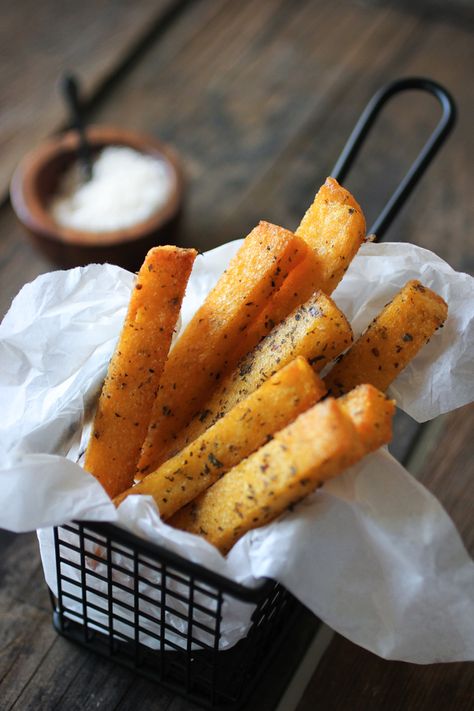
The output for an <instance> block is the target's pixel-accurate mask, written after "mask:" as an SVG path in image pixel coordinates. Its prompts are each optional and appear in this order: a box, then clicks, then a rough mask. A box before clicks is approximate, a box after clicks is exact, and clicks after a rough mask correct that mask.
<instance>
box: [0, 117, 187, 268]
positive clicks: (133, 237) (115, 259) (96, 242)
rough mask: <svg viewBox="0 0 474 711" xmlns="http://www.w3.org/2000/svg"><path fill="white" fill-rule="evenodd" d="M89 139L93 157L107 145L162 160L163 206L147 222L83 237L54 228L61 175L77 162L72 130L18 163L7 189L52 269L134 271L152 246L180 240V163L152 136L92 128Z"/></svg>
mask: <svg viewBox="0 0 474 711" xmlns="http://www.w3.org/2000/svg"><path fill="white" fill-rule="evenodd" d="M87 136H88V139H89V142H90V144H91V147H92V150H93V151H94V152H97V151H99V150H100V149H101V148H104V147H105V146H111V145H113V146H128V147H130V148H134V149H135V150H137V151H139V152H140V153H145V154H147V155H151V156H156V157H157V158H161V159H162V160H165V161H166V162H167V164H168V166H169V174H170V178H171V189H170V195H169V198H168V199H167V201H166V203H165V204H164V205H163V206H162V207H161V208H160V209H158V210H157V211H156V212H155V213H153V215H151V217H149V218H148V219H147V220H146V221H144V222H141V223H139V224H136V225H133V226H132V227H127V228H125V229H119V230H114V231H110V232H83V231H81V230H76V229H72V228H68V227H61V226H60V225H58V224H56V222H55V221H54V220H53V218H52V216H51V215H50V213H49V205H50V202H51V199H52V197H53V195H55V193H56V192H57V189H58V185H59V182H60V179H61V177H62V175H63V174H64V172H65V171H66V170H67V169H68V167H69V166H70V165H71V164H72V163H73V162H74V161H76V160H77V148H78V137H77V134H76V132H74V131H70V132H68V133H64V134H62V135H60V136H57V137H54V138H51V139H50V140H48V141H46V142H45V143H43V144H41V146H39V148H37V149H35V150H34V151H32V152H31V153H29V154H28V155H27V156H26V157H25V158H24V159H23V161H22V162H21V163H20V165H19V166H18V168H17V169H16V171H15V173H14V175H13V178H12V181H11V185H10V197H11V202H12V205H13V209H14V210H15V212H16V214H17V216H18V218H19V219H20V221H21V222H22V223H23V224H24V226H25V227H26V228H27V231H28V235H29V237H30V239H31V241H32V242H33V244H34V245H35V246H36V247H37V248H38V249H39V250H40V251H41V252H43V253H44V254H45V255H46V256H47V257H48V258H49V259H50V260H51V261H53V262H54V263H55V264H57V265H59V266H61V267H65V268H70V267H77V266H82V265H84V264H90V263H91V262H98V263H102V262H110V263H112V264H118V265H119V266H121V267H124V268H125V269H129V270H131V271H136V270H137V269H139V267H140V265H141V263H142V262H143V259H144V257H145V254H146V253H147V251H148V250H149V249H150V248H151V247H154V246H155V245H157V244H176V243H177V241H178V239H177V229H178V223H179V218H180V215H181V210H182V203H183V192H184V185H183V175H182V171H181V167H180V164H179V161H178V159H177V157H176V156H175V154H174V152H173V151H172V150H171V149H170V148H169V147H168V146H166V145H164V144H163V143H161V142H160V141H158V140H157V139H156V138H153V137H151V136H146V135H142V134H138V133H134V132H132V131H126V130H122V129H119V128H113V127H110V126H91V127H90V128H88V130H87Z"/></svg>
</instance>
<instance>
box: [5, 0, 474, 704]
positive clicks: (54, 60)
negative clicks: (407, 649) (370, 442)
mask: <svg viewBox="0 0 474 711" xmlns="http://www.w3.org/2000/svg"><path fill="white" fill-rule="evenodd" d="M33 15H34V21H33V19H32V18H33ZM2 33H4V37H3V38H2V46H3V47H4V49H6V60H5V62H3V63H2V66H1V67H0V83H1V88H2V92H3V93H2V96H3V97H4V99H6V100H5V101H4V111H3V112H2V115H1V116H0V146H1V150H2V161H1V167H0V195H1V197H2V205H1V207H0V314H2V315H3V313H5V311H6V310H7V309H8V306H9V304H10V302H11V299H12V298H13V296H14V295H15V294H16V292H17V291H18V290H19V289H20V287H21V286H22V285H23V284H24V283H26V282H28V281H30V280H32V279H34V278H35V277H36V276H37V275H38V274H40V273H43V272H45V271H49V270H50V269H51V268H52V266H51V265H50V264H49V263H48V262H47V261H46V260H45V259H44V258H43V257H41V256H40V255H38V254H37V253H36V252H35V251H34V250H33V249H32V248H31V247H30V245H29V243H28V242H27V241H26V240H25V238H24V235H23V231H22V228H21V227H20V226H19V225H18V224H17V223H16V220H15V218H14V215H13V213H12V210H11V207H10V205H9V203H8V200H7V186H8V179H9V177H10V175H11V172H12V170H13V168H14V166H15V164H16V163H17V162H18V160H19V159H20V158H21V157H22V156H23V155H24V153H25V152H26V151H27V150H29V149H30V148H32V147H33V146H34V145H36V144H37V142H38V141H39V140H40V139H41V138H43V137H45V136H47V135H48V134H51V133H52V132H54V131H56V130H58V129H59V128H60V127H62V126H63V125H64V123H65V116H64V113H63V109H62V107H61V105H60V103H59V101H58V99H57V96H56V94H55V91H56V90H55V81H56V79H57V77H58V75H59V73H60V71H62V70H64V69H66V68H74V69H77V70H78V71H79V72H80V74H81V76H82V77H83V80H84V84H85V87H86V93H87V97H88V101H89V117H90V119H91V120H92V121H94V122H100V123H105V122H106V123H113V124H119V125H121V126H124V127H129V128H135V129H140V130H145V131H147V132H150V133H153V134H155V135H157V136H159V137H161V138H162V139H164V140H166V141H169V142H171V143H173V144H174V145H175V147H176V148H177V149H178V151H179V152H180V154H181V156H182V158H183V160H184V164H185V167H186V173H187V178H188V195H187V209H186V219H185V224H184V226H183V235H182V243H183V244H187V245H188V244H189V245H194V246H198V247H199V248H201V249H208V248H210V247H212V246H215V245H218V244H221V243H223V242H226V241H228V240H230V239H234V238H237V237H241V236H243V235H245V234H246V233H247V232H248V231H249V229H250V228H251V227H252V226H253V225H254V224H255V222H256V221H257V220H259V219H262V218H263V219H268V220H270V221H272V222H275V223H278V224H281V225H283V226H286V227H288V228H294V226H295V225H296V224H297V223H298V221H299V218H300V216H301V215H302V214H303V212H304V210H305V207H306V206H307V205H308V204H309V202H310V201H311V199H312V196H313V194H314V192H315V191H316V189H317V188H318V186H319V185H320V184H321V183H322V181H323V180H324V178H325V176H326V175H327V174H328V173H329V172H330V170H331V167H332V165H333V163H334V161H335V159H336V157H337V156H338V154H339V151H340V150H341V148H342V145H343V143H344V141H345V139H346V137H347V135H348V133H349V131H350V129H351V127H352V125H353V123H354V121H355V119H356V118H357V116H358V114H359V112H360V111H361V109H362V108H363V106H364V104H365V102H366V101H367V100H368V98H369V97H370V96H371V94H372V93H373V92H374V91H375V90H376V89H377V88H378V87H380V86H381V85H382V84H383V83H385V82H387V81H389V80H391V79H394V78H397V77H399V76H406V75H427V76H431V77H432V78H434V79H436V80H438V81H440V82H441V83H443V84H445V85H446V86H447V87H448V88H449V89H450V90H451V92H452V93H453V94H454V96H455V98H456V101H457V103H458V106H459V113H460V118H459V123H458V126H457V128H456V131H455V133H454V135H453V136H452V138H450V140H449V142H448V144H447V145H446V146H445V147H444V149H443V150H442V152H441V154H440V155H439V157H438V158H437V159H436V162H435V163H434V164H433V166H432V167H431V168H430V170H429V173H428V174H427V175H426V176H425V178H424V179H423V181H422V183H421V184H420V186H419V187H418V188H417V189H416V191H415V192H414V194H413V196H412V197H411V198H410V199H409V201H408V203H407V205H406V206H405V208H404V209H403V210H402V212H401V214H400V216H399V217H398V219H397V221H396V222H395V223H394V225H393V227H392V229H391V231H390V234H389V235H388V238H389V239H391V240H394V241H412V242H414V243H416V244H419V245H422V246H424V247H427V248H429V249H433V250H435V251H437V252H438V254H440V255H441V256H442V257H443V258H444V259H446V260H447V261H448V262H449V263H450V264H451V265H452V266H453V267H455V268H456V269H460V270H463V271H466V272H470V273H473V272H474V261H473V249H472V224H473V218H474V203H473V201H472V178H473V172H472V164H473V158H474V133H473V131H472V119H473V115H474V83H473V82H472V66H474V10H473V9H472V6H470V4H469V3H465V2H463V1H462V0H459V1H458V2H455V3H451V4H450V6H449V8H448V7H447V3H442V2H436V0H431V1H430V0H425V1H423V2H421V1H419V2H408V1H407V2H398V3H396V2H389V1H385V2H384V1H383V0H378V1H377V0H365V2H352V1H350V0H332V2H323V1H322V0H316V1H314V0H313V1H312V0H297V1H295V2H289V0H259V2H253V1H252V0H240V1H239V2H235V1H233V0H217V1H216V0H196V1H194V2H191V1H186V0H160V2H156V0H155V1H154V2H153V1H152V0H140V1H139V2H135V3H127V2H126V0H123V1H118V0H115V1H114V2H106V0H100V1H99V0H83V1H82V2H81V3H76V2H72V0H68V1H67V2H66V1H65V2H63V3H60V4H58V3H55V2H53V0H47V1H45V2H43V3H40V4H38V3H34V2H32V0H19V2H17V3H15V4H13V3H6V2H4V3H2ZM436 119H437V110H436V107H435V105H434V103H433V101H432V100H431V99H430V98H428V97H418V96H410V97H402V98H400V99H399V100H398V101H397V102H396V104H394V105H392V106H391V107H390V109H389V110H388V111H387V113H386V115H384V117H383V119H382V120H381V121H380V123H379V125H378V128H377V130H376V132H374V135H373V137H372V138H371V140H370V143H369V145H368V146H367V149H365V150H364V151H363V154H362V156H361V159H360V162H359V165H358V166H357V169H356V170H354V173H353V175H351V176H350V178H349V180H348V181H347V186H348V187H349V188H350V189H351V190H353V191H354V192H355V195H356V196H357V198H358V199H359V201H360V202H361V204H362V206H363V208H364V209H365V211H366V213H367V215H368V219H369V220H370V218H371V217H373V216H375V214H376V213H377V210H378V209H379V208H380V206H381V205H382V204H383V201H384V199H386V197H387V195H388V194H389V191H390V189H391V187H392V186H394V185H395V183H396V181H397V179H398V178H399V177H400V176H401V175H402V174H403V172H404V169H405V168H406V166H407V164H408V161H409V160H410V158H411V157H412V156H413V155H414V152H415V151H416V150H417V149H419V147H420V146H421V145H422V142H423V137H424V136H425V135H426V132H427V131H428V130H430V128H431V127H432V126H433V125H434V123H435V121H436ZM396 430H397V433H396V441H395V443H394V446H393V451H394V453H395V454H396V456H398V457H399V458H400V459H401V460H402V461H404V462H405V463H406V464H407V467H408V468H409V470H410V471H412V473H413V474H414V475H415V476H417V477H418V478H419V480H420V481H421V482H422V483H423V484H424V485H425V486H426V487H427V488H428V489H430V490H431V491H432V492H433V493H434V494H435V495H436V496H437V497H438V498H439V499H440V501H441V502H442V503H443V504H444V506H445V507H446V509H447V511H448V512H449V513H450V515H451V516H452V518H453V520H454V521H455V523H456V525H457V527H458V529H459V531H460V534H461V536H462V538H463V540H464V543H465V545H466V547H467V549H468V550H469V551H470V552H471V554H472V553H473V552H474V526H473V525H472V521H473V510H474V477H473V476H472V475H473V470H474V444H473V439H474V438H473V436H472V433H473V431H474V407H473V406H472V405H471V406H467V407H464V408H462V409H460V410H458V411H456V412H454V413H451V414H449V415H446V416H444V417H442V418H440V419H439V420H437V421H436V422H435V423H433V424H431V425H430V426H428V427H425V428H423V429H422V430H421V431H420V429H419V428H417V427H415V426H414V423H413V422H412V421H411V420H410V419H409V418H407V417H399V418H398V420H397V428H396ZM301 693H302V696H301V699H300V701H299V704H298V706H297V708H298V711H309V710H310V709H316V708H320V709H323V710H324V711H326V710H328V709H337V710H339V709H342V710H345V709H351V711H352V710H354V709H364V711H365V710H371V709H374V710H378V709H404V710H405V709H409V710H413V711H415V710H416V711H419V710H423V711H424V710H425V709H426V711H428V709H429V710H431V709H443V710H445V709H446V710H447V709H452V710H453V711H454V710H456V711H458V710H460V709H466V710H467V709H472V708H473V705H474V665H473V664H467V663H464V664H460V663H459V664H458V663H456V664H447V665H429V666H423V667H422V666H416V665H412V664H405V663H401V662H389V661H384V660H382V659H379V658H377V657H375V656H374V655H372V654H370V653H368V652H366V651H364V650H362V649H360V648H358V647H356V646H355V645H354V644H352V643H351V642H349V641H347V640H345V639H343V638H342V637H340V636H337V635H336V636H335V638H334V640H333V641H332V643H331V644H330V646H329V648H328V650H327V651H326V653H325V654H324V656H323V658H322V660H321V663H320V664H319V666H318V668H317V669H316V670H315V672H314V674H313V676H312V678H311V680H310V682H309V684H308V685H307V687H306V689H305V690H304V693H303V689H301ZM138 706H139V707H140V709H141V711H146V710H147V709H160V710H162V711H164V710H165V709H167V710H169V711H178V709H182V710H183V711H185V710H190V709H191V708H192V707H191V705H190V704H188V703H186V702H184V701H182V700H180V699H179V698H178V697H174V696H173V695H172V694H170V693H168V692H165V691H163V690H161V689H159V688H158V687H156V686H154V685H153V684H151V683H150V682H148V681H144V680H141V679H139V678H138V677H137V676H135V675H134V674H133V673H132V672H130V671H124V670H122V669H119V668H116V667H114V666H113V664H112V663H110V662H109V661H107V660H105V659H100V658H97V657H95V656H92V655H89V654H87V653H86V652H84V651H83V650H82V649H80V648H77V647H75V646H74V645H73V644H71V643H69V642H67V641H66V640H64V639H62V638H59V637H58V636H57V634H56V633H55V631H54V630H53V628H52V626H51V610H50V606H49V599H48V596H47V591H46V588H45V585H44V582H43V579H42V573H41V569H40V563H39V556H38V552H37V546H36V540H35V535H34V534H24V535H14V534H10V533H8V532H1V533H0V708H1V709H18V710H21V711H23V710H26V709H35V710H37V709H53V708H54V709H68V711H69V710H70V709H76V708H77V709H83V708H102V709H107V710H108V709H111V710H112V709H114V710H115V709H117V710H118V709H120V711H125V709H129V708H130V709H132V708H136V707H138Z"/></svg>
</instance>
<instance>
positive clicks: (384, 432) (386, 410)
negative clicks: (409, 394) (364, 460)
mask: <svg viewBox="0 0 474 711" xmlns="http://www.w3.org/2000/svg"><path fill="white" fill-rule="evenodd" d="M337 404H338V405H339V406H340V407H342V409H343V410H344V412H346V413H347V414H348V415H349V417H350V418H351V420H352V422H353V423H354V427H355V428H356V430H357V432H358V434H359V436H360V438H361V441H362V444H363V445H364V448H365V450H366V452H373V451H374V450H376V449H378V448H379V447H381V446H382V445H383V444H385V443H386V442H390V440H391V439H392V419H393V415H394V412H395V401H394V400H389V399H388V398H387V397H386V396H385V395H384V394H383V393H381V392H380V390H377V388H374V386H373V385H358V386H357V387H356V388H354V390H351V391H350V392H349V393H347V395H343V396H342V397H341V398H339V399H338V401H337Z"/></svg>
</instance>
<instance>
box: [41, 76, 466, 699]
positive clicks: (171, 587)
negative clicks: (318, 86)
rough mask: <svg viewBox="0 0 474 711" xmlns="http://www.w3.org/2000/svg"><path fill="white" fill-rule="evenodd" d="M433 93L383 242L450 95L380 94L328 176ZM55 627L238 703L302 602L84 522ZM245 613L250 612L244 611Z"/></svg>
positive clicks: (122, 659)
mask: <svg viewBox="0 0 474 711" xmlns="http://www.w3.org/2000/svg"><path fill="white" fill-rule="evenodd" d="M413 90H417V91H420V90H421V91H424V92H428V93H429V94H432V95H433V96H435V97H436V98H437V99H438V101H439V103H440V105H441V108H442V116H441V119H440V121H439V123H438V125H437V126H436V128H435V130H434V131H433V133H432V134H431V136H430V137H429V139H428V141H427V142H426V144H425V145H424V147H423V148H422V150H421V152H420V154H419V155H418V157H417V158H416V160H415V161H414V163H413V164H412V166H411V167H410V169H409V170H408V172H407V174H406V175H405V177H404V178H403V179H402V181H401V182H400V184H399V186H398V187H397V189H396V190H395V191H394V193H393V195H392V196H391V198H390V199H389V200H388V202H387V204H386V205H385V207H384V208H383V210H382V211H381V213H380V215H379V217H378V218H377V220H376V221H375V223H374V224H373V225H372V227H371V229H370V230H369V233H372V232H373V233H375V234H376V235H377V238H378V239H380V238H382V237H383V235H384V234H385V231H386V230H387V228H388V226H389V225H390V223H391V222H392V220H393V218H394V217H395V215H396V213H397V212H398V210H399V209H400V207H401V206H402V204H403V203H404V201H405V200H406V198H407V197H408V195H409V194H410V193H411V191H412V190H413V188H414V187H415V185H416V183H417V182H418V180H419V179H420V178H421V176H422V174H423V173H424V171H425V170H426V168H427V167H428V165H429V163H430V162H431V160H432V159H433V158H434V156H435V154H436V153H437V151H438V149H439V148H440V147H441V145H442V143H443V142H444V140H445V139H446V137H447V136H448V134H449V132H450V130H451V128H452V127H453V125H454V122H455V116H456V111H455V105H454V102H453V100H452V98H451V97H450V95H449V93H448V92H447V91H446V90H445V89H444V88H443V87H441V86H439V85H438V84H436V83H435V82H433V81H431V80H428V79H424V78H407V79H401V80H398V81H395V82H393V83H391V84H388V85H387V86H385V87H383V88H382V89H381V90H380V91H378V92H377V93H376V94H375V95H374V97H373V98H372V99H371V100H370V101H369V103H368V105H367V107H366V108H365V110H364V111H363V113H362V115H361V117H360V119H359V120H358V122H357V124H356V126H355V128H354V130H353V132H352V134H351V136H350V137H349V140H348V142H347V143H346V145H345V147H344V149H343V151H342V153H341V156H340V158H339V160H338V161H337V163H336V165H335V166H334V169H333V171H332V172H331V175H332V176H333V177H334V178H336V179H337V180H338V181H342V180H344V178H345V177H346V175H347V172H348V170H349V168H350V167H351V166H352V164H353V162H354V160H355V158H356V156H357V154H358V152H359V149H360V148H361V145H362V143H363V141H364V139H365V137H366V136H367V133H368V132H369V130H370V128H371V126H372V125H373V123H374V121H375V119H376V118H377V116H378V114H379V112H380V110H381V109H382V107H383V106H384V105H385V104H386V102H387V101H388V100H389V99H390V98H391V97H393V96H394V95H396V94H398V93H400V92H405V91H413ZM53 536H54V555H55V565H56V577H57V581H56V590H55V594H53V593H51V601H52V605H53V621H54V626H55V628H56V630H57V631H58V632H59V633H60V634H61V635H63V636H64V637H67V638H69V639H71V640H74V641H75V642H78V643H79V644H81V645H83V646H84V647H87V648H88V649H90V650H92V651H94V652H97V653H99V654H101V655H104V656H106V657H109V658H111V659H113V660H114V661H115V662H117V663H118V664H121V665H124V666H126V667H129V668H131V669H133V670H134V671H135V672H136V673H138V674H140V675H142V676H144V677H146V678H148V679H151V680H153V681H156V682H158V683H159V684H161V685H162V686H163V687H165V688H167V689H170V690H172V691H173V692H176V693H178V694H180V695H182V696H184V697H186V698H187V699H188V700H190V701H192V702H195V703H198V704H200V705H201V706H204V707H206V708H210V709H228V710H230V709H237V708H242V706H243V704H245V703H246V701H248V699H249V697H250V695H251V694H252V692H253V690H254V689H255V687H256V685H257V684H258V682H259V681H260V680H261V678H262V676H264V674H265V670H266V669H267V668H268V665H269V664H270V663H271V662H272V660H273V658H274V655H275V653H276V651H277V650H278V648H279V647H280V646H281V644H282V643H283V642H284V641H285V639H287V638H288V634H289V631H290V630H291V629H292V627H294V625H295V624H296V623H297V620H298V616H299V615H301V613H302V610H303V609H304V608H303V606H302V605H301V603H299V602H298V601H297V600H296V599H295V598H294V597H293V596H292V595H291V594H290V593H289V592H288V591H287V590H286V589H285V588H284V587H283V586H282V585H280V584H278V583H276V582H274V581H272V580H268V579H263V580H262V582H261V583H260V584H259V585H258V587H255V588H250V587H245V586H243V585H239V584H237V583H235V582H234V581H232V580H230V579H227V578H224V577H222V576H220V575H217V574H216V573H214V572H212V571H210V570H208V569H206V568H204V567H203V566H201V565H198V564H196V563H193V562H191V561H189V560H186V559H185V558H183V557H181V556H179V555H177V554H175V553H173V552H171V551H169V550H167V549H165V548H163V547H162V546H159V545H156V544H153V543H150V542H147V541H145V540H143V539H141V538H138V537H137V536H135V535H133V534H132V533H129V532H127V531H125V530H122V529H121V528H118V527H117V526H114V525H112V524H108V523H88V522H79V523H72V524H69V525H63V526H60V527H57V528H55V529H54V531H53ZM230 600H233V601H239V602H240V603H242V606H243V607H242V610H245V611H246V614H247V624H243V630H242V634H241V638H240V639H239V640H238V641H237V642H236V643H235V644H233V646H231V647H230V648H228V649H223V648H222V644H221V641H222V622H223V619H224V616H225V614H226V608H227V605H228V603H229V601H230ZM244 616H245V615H244Z"/></svg>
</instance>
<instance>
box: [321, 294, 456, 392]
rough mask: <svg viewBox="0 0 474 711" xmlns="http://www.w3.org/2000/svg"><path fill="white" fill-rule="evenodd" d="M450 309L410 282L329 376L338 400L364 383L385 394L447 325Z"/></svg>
mask: <svg viewBox="0 0 474 711" xmlns="http://www.w3.org/2000/svg"><path fill="white" fill-rule="evenodd" d="M447 314H448V307H447V305H446V303H445V302H444V301H443V299H442V298H441V297H440V296H438V294H435V292H434V291H431V289H428V288H427V287H426V286H423V284H421V283H420V282H419V281H416V280H413V281H409V282H408V283H407V284H405V286H404V287H403V289H401V290H400V291H399V292H398V294H397V295H396V296H395V297H394V299H393V300H392V301H390V302H389V303H388V304H387V305H386V306H385V308H384V309H383V311H381V312H380V313H379V315H378V316H377V317H376V318H375V319H374V320H373V321H372V323H371V324H370V325H369V327H368V328H367V329H366V330H365V331H364V333H363V334H362V335H361V336H360V337H359V338H358V339H357V341H356V342H355V343H354V345H353V346H352V347H351V348H350V349H349V351H348V352H347V353H346V354H345V355H344V356H343V357H342V358H341V360H340V361H339V362H338V363H336V365H335V366H334V367H333V368H332V370H331V371H330V372H329V373H328V375H327V377H326V379H325V380H326V384H327V386H328V389H329V391H330V392H331V394H332V395H335V396H336V397H337V396H338V395H342V394H343V393H346V392H348V391H349V390H351V389H352V388H353V387H355V386H356V385H359V384H360V383H371V384H372V385H374V386H375V387H376V388H379V390H382V391H385V390H386V389H387V388H388V386H389V385H390V383H391V382H392V381H393V380H395V378H396V377H397V375H398V374H399V373H400V372H401V371H402V370H403V368H404V367H405V366H406V365H407V364H408V363H409V362H410V361H411V360H412V358H414V357H415V355H416V354H417V353H418V351H419V350H420V348H422V347H423V346H424V345H425V343H427V341H429V339H430V338H431V336H432V335H433V333H434V332H435V331H436V329H437V328H440V326H442V325H443V323H444V321H445V320H446V317H447Z"/></svg>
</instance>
